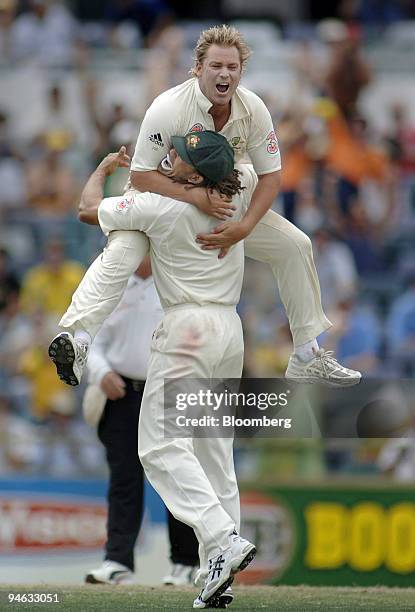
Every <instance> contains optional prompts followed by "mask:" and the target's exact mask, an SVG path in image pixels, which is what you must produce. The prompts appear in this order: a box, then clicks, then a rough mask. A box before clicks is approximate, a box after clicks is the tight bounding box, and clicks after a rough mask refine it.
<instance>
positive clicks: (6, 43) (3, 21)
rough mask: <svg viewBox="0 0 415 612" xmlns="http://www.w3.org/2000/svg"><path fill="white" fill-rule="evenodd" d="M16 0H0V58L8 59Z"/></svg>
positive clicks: (3, 60)
mask: <svg viewBox="0 0 415 612" xmlns="http://www.w3.org/2000/svg"><path fill="white" fill-rule="evenodd" d="M16 12H17V0H0V58H2V59H1V61H2V62H5V61H9V60H10V55H11V51H10V50H11V46H12V42H13V39H12V34H11V30H12V26H13V23H14V20H15V19H16Z"/></svg>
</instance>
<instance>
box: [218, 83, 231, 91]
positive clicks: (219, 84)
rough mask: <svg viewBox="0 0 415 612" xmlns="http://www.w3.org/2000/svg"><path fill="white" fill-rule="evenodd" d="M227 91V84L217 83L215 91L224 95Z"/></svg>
mask: <svg viewBox="0 0 415 612" xmlns="http://www.w3.org/2000/svg"><path fill="white" fill-rule="evenodd" d="M228 89H229V83H218V84H217V85H216V90H217V91H218V92H219V93H226V92H227V91H228Z"/></svg>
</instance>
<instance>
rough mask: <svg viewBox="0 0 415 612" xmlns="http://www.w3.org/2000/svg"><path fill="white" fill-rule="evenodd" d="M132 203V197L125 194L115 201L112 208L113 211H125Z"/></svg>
mask: <svg viewBox="0 0 415 612" xmlns="http://www.w3.org/2000/svg"><path fill="white" fill-rule="evenodd" d="M133 204H134V199H133V197H132V196H127V197H126V198H123V199H122V200H120V201H119V202H117V203H116V205H115V208H114V210H115V212H119V213H126V212H127V210H128V209H129V208H130V206H132V205H133Z"/></svg>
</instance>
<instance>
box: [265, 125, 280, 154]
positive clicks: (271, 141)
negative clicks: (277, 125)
mask: <svg viewBox="0 0 415 612" xmlns="http://www.w3.org/2000/svg"><path fill="white" fill-rule="evenodd" d="M266 140H267V151H268V153H270V154H271V155H274V154H275V153H278V140H277V136H276V134H275V132H274V131H272V132H270V133H269V134H268V136H267V139H266Z"/></svg>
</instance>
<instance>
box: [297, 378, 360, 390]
mask: <svg viewBox="0 0 415 612" xmlns="http://www.w3.org/2000/svg"><path fill="white" fill-rule="evenodd" d="M285 378H286V380H288V381H289V382H293V383H309V384H311V385H315V384H316V383H320V384H322V385H323V386H324V387H335V388H337V389H341V388H346V387H355V386H356V385H358V384H359V383H360V382H361V380H362V378H361V377H360V378H352V379H348V380H347V382H334V381H331V380H323V379H322V378H311V377H305V376H304V377H294V376H286V377H285ZM344 381H346V379H344Z"/></svg>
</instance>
